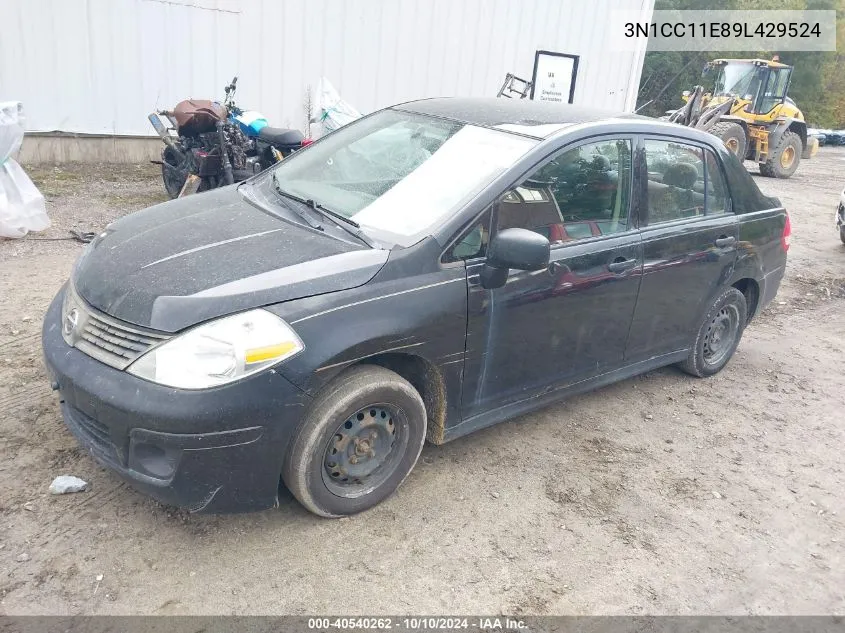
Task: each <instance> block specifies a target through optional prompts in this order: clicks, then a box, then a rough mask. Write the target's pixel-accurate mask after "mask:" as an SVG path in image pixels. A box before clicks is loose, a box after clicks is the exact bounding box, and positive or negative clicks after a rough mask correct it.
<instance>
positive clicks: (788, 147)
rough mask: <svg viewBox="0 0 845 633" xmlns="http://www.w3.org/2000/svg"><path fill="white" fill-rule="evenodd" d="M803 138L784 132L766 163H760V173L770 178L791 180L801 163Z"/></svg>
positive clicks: (793, 133)
mask: <svg viewBox="0 0 845 633" xmlns="http://www.w3.org/2000/svg"><path fill="white" fill-rule="evenodd" d="M801 149H802V146H801V138H800V137H799V136H798V135H797V134H796V133H795V132H784V134H783V136H782V137H781V138H780V141H779V142H778V144H777V147H775V148H774V149H773V150H772V151H770V152H769V156H768V158H767V159H766V162H765V163H760V173H761V174H762V175H764V176H769V177H770V178H789V177H790V176H791V175H792V174H794V173H795V170H796V169H798V163H800V162H801Z"/></svg>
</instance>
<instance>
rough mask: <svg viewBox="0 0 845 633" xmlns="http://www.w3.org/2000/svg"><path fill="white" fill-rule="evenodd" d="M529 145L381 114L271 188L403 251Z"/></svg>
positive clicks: (333, 137) (303, 157)
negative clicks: (333, 214)
mask: <svg viewBox="0 0 845 633" xmlns="http://www.w3.org/2000/svg"><path fill="white" fill-rule="evenodd" d="M536 143H537V140H536V139H530V138H526V137H524V136H518V135H516V134H510V133H507V132H500V131H497V130H492V129H488V128H482V127H476V126H473V125H466V124H463V123H460V122H457V121H450V120H444V119H437V118H433V117H428V116H423V115H418V114H412V113H408V112H401V111H398V110H384V111H382V112H378V113H376V114H374V115H372V116H369V117H366V118H363V119H360V120H359V121H356V122H354V123H351V124H349V125H347V126H345V127H343V128H341V129H339V130H337V131H336V132H332V133H331V134H330V135H328V136H327V137H325V138H324V139H321V140H320V141H319V142H318V143H315V144H314V145H312V146H310V147H308V148H307V149H305V150H302V151H300V152H297V153H295V154H294V155H293V156H291V157H290V158H286V159H285V160H283V161H282V162H281V163H280V164H279V166H278V167H277V168H276V169H275V172H274V179H275V183H276V186H277V187H278V188H279V189H281V190H282V191H285V192H286V193H289V194H292V195H295V196H298V197H300V198H303V199H306V200H313V201H314V202H315V203H317V204H320V205H323V206H325V207H327V208H329V209H331V210H332V211H335V212H337V213H340V214H342V215H344V216H346V217H348V218H351V219H352V220H354V221H355V222H357V223H359V224H360V225H361V227H362V229H363V230H364V231H365V232H367V233H368V234H373V235H375V236H376V237H377V238H380V239H386V240H389V241H391V242H393V243H395V244H398V245H400V246H410V245H411V244H414V243H415V242H417V241H419V240H420V239H421V238H422V237H424V236H425V235H428V234H430V232H431V230H432V229H433V228H434V227H436V226H437V225H438V224H439V223H440V222H441V220H443V219H444V218H445V217H447V216H448V215H450V214H452V213H454V212H455V211H457V210H458V209H459V208H460V207H462V206H463V205H464V204H466V203H467V202H468V201H469V200H471V199H472V198H473V197H474V196H475V195H476V194H478V193H479V192H480V191H481V190H482V189H484V187H486V186H487V185H489V184H490V183H491V182H492V181H493V180H494V179H495V178H496V177H497V176H498V175H500V174H501V173H502V172H503V171H505V170H506V169H507V168H508V167H510V166H511V165H513V164H514V163H515V162H516V161H517V160H518V159H519V158H520V157H521V156H522V155H524V154H525V153H526V152H527V151H528V150H529V149H531V147H533V146H534V145H535V144H536Z"/></svg>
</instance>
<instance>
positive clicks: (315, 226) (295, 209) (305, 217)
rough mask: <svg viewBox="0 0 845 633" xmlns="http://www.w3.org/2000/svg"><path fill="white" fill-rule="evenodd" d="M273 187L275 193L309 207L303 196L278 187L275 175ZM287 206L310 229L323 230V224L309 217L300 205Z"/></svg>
mask: <svg viewBox="0 0 845 633" xmlns="http://www.w3.org/2000/svg"><path fill="white" fill-rule="evenodd" d="M273 189H275V190H276V193H278V194H279V195H280V196H283V197H285V198H290V199H291V200H295V201H296V202H299V203H300V204H304V205H306V206H307V207H309V208H310V207H311V205H310V204H309V203H308V201H307V200H304V199H303V198H300V197H299V196H295V195H293V194H292V193H288V192H287V191H285V190H284V189H282V188H281V187H280V186H279V185H278V184H277V183H276V179H275V177H274V178H273ZM286 206H287V205H286ZM288 208H289V209H290V210H291V211H293V212H294V213H296V215H298V216H299V217H301V218H302V219H303V220H305V222H306V224H308V226H310V227H311V228H312V229H317V230H318V231H324V230H325V229H324V228H323V225H322V224H320V223H319V222H317V220H315V219H314V218H312V217H311V216H310V215H309V214H308V213H306V212H305V211H304V210H303V209H302V208H301V207H299V206H293V205H291V206H288ZM318 213H319V212H318Z"/></svg>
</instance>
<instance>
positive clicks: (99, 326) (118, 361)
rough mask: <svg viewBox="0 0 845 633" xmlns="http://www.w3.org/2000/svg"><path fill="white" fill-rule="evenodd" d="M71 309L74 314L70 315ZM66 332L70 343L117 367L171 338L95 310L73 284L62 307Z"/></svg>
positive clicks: (63, 325) (127, 364)
mask: <svg viewBox="0 0 845 633" xmlns="http://www.w3.org/2000/svg"><path fill="white" fill-rule="evenodd" d="M71 313H73V314H74V316H73V318H69V317H71ZM62 333H63V334H64V337H65V340H66V341H67V342H68V343H69V344H70V345H73V346H74V347H76V348H77V349H78V350H80V351H81V352H85V353H86V354H88V355H89V356H91V357H93V358H96V359H97V360H99V361H102V362H103V363H105V364H106V365H110V366H112V367H115V368H117V369H126V368H127V367H128V366H129V365H130V364H131V363H132V362H133V361H135V360H136V359H137V358H139V357H140V356H141V355H142V354H144V353H145V352H146V351H147V350H149V349H150V348H151V347H153V346H154V345H157V344H159V343H161V342H162V341H165V340H167V339H168V338H169V336H168V335H167V334H163V333H161V332H155V331H153V330H148V329H146V328H141V327H138V326H135V325H128V324H127V323H124V322H122V321H118V320H117V319H113V318H112V317H109V316H106V315H105V314H103V313H102V312H98V311H96V310H94V309H93V308H91V307H90V306H88V305H87V304H86V303H85V302H84V301H83V300H82V299H81V298H80V297H79V295H77V294H76V293H75V292H74V291H73V289H72V288H70V287H68V290H67V296H66V300H65V305H64V309H63V310H62Z"/></svg>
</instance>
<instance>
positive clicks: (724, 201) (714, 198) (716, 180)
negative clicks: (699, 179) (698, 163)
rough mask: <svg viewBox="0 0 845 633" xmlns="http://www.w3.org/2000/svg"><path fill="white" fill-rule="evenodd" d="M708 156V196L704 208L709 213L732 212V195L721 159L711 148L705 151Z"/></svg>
mask: <svg viewBox="0 0 845 633" xmlns="http://www.w3.org/2000/svg"><path fill="white" fill-rule="evenodd" d="M705 154H706V156H707V179H706V182H707V196H706V199H705V205H704V210H705V213H706V214H707V215H718V214H720V213H730V211H731V205H730V197H729V195H728V186H727V185H726V184H725V175H724V173H723V172H722V168H721V166H720V164H719V159H718V158H716V155H715V154H714V153H713V152H711V151H710V150H709V149H708V150H707V151H706V152H705Z"/></svg>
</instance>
